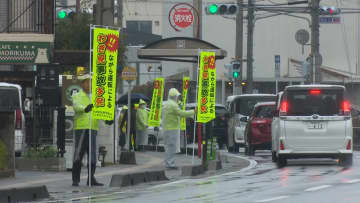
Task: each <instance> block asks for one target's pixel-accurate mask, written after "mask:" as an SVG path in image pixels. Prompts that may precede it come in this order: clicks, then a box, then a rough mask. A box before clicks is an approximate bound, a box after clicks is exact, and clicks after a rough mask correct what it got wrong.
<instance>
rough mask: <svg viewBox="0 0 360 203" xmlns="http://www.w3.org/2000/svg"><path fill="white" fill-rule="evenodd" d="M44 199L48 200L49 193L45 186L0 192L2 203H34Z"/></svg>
mask: <svg viewBox="0 0 360 203" xmlns="http://www.w3.org/2000/svg"><path fill="white" fill-rule="evenodd" d="M44 198H49V192H48V190H47V188H46V186H45V185H43V186H35V187H23V188H12V189H4V190H0V202H4V203H5V202H7V203H12V202H18V201H35V200H38V199H44Z"/></svg>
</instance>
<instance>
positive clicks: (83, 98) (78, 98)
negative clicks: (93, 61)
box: [72, 74, 104, 186]
mask: <svg viewBox="0 0 360 203" xmlns="http://www.w3.org/2000/svg"><path fill="white" fill-rule="evenodd" d="M79 79H82V81H81V87H82V90H80V91H79V92H78V93H76V94H74V95H73V97H72V102H73V107H74V111H75V117H74V130H75V133H74V135H75V147H74V157H73V167H72V181H73V183H72V186H79V182H80V173H81V164H82V163H81V162H82V159H83V157H84V154H85V152H86V153H87V154H88V157H90V156H89V134H90V131H91V149H92V151H91V174H89V171H88V182H87V184H89V179H90V178H91V185H93V186H103V185H104V184H102V183H99V182H97V181H96V179H95V177H94V174H95V169H96V136H97V131H98V120H97V119H94V118H91V129H90V122H89V118H90V115H89V113H90V111H91V109H92V108H93V104H91V102H90V98H89V93H90V88H89V86H90V84H89V80H90V75H88V74H87V75H83V76H79ZM88 163H89V161H88Z"/></svg>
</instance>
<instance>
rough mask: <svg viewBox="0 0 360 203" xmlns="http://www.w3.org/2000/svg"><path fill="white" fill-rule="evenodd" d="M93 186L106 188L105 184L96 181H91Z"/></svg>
mask: <svg viewBox="0 0 360 203" xmlns="http://www.w3.org/2000/svg"><path fill="white" fill-rule="evenodd" d="M86 185H89V182H87V183H86ZM91 186H104V184H102V183H99V182H97V181H96V180H95V181H91Z"/></svg>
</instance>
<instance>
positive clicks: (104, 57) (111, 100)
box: [91, 28, 119, 120]
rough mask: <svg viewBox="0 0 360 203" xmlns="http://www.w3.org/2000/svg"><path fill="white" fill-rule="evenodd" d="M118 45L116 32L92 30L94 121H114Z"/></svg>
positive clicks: (92, 99)
mask: <svg viewBox="0 0 360 203" xmlns="http://www.w3.org/2000/svg"><path fill="white" fill-rule="evenodd" d="M118 44H119V31H118V30H111V29H105V28H94V34H93V55H92V69H93V76H92V83H91V85H92V90H91V93H92V97H91V101H92V103H93V104H94V108H93V109H92V111H91V116H93V117H94V118H96V119H100V120H113V119H114V112H115V99H116V95H115V93H116V67H117V55H118Z"/></svg>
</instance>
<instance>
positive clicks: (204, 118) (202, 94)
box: [197, 51, 216, 123]
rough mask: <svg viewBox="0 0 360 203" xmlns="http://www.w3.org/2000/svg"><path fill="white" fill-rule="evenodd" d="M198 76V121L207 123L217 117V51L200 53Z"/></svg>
mask: <svg viewBox="0 0 360 203" xmlns="http://www.w3.org/2000/svg"><path fill="white" fill-rule="evenodd" d="M199 60H200V67H199V77H198V87H199V89H198V95H197V102H198V105H197V106H198V111H197V122H199V123H207V122H209V121H211V120H212V119H214V118H215V96H216V67H215V52H205V51H202V52H201V53H200V59H199Z"/></svg>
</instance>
